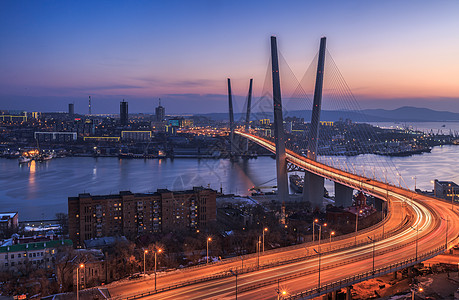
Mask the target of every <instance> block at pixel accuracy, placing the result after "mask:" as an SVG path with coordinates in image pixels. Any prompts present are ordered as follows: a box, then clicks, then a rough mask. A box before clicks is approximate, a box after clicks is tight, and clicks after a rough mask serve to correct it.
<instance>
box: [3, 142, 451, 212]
mask: <svg viewBox="0 0 459 300" xmlns="http://www.w3.org/2000/svg"><path fill="white" fill-rule="evenodd" d="M321 160H322V161H325V162H328V163H329V164H334V165H335V166H337V165H338V166H341V167H344V166H345V167H346V168H348V170H353V169H356V172H357V173H360V174H362V173H363V172H364V169H365V172H366V176H368V177H373V174H372V173H375V176H376V177H377V178H379V179H380V180H384V177H385V176H386V177H388V180H389V181H391V182H393V183H397V181H398V180H399V179H398V177H397V175H394V174H396V173H399V174H401V175H402V178H403V179H402V180H401V181H402V182H401V184H402V185H403V186H406V187H409V188H411V189H412V188H414V181H415V179H414V177H416V184H417V188H421V189H423V190H432V187H433V185H432V183H431V181H432V180H434V179H439V180H452V181H456V182H457V183H459V171H458V162H459V146H454V145H451V146H439V147H434V148H433V149H432V152H431V153H424V154H420V155H413V156H409V157H385V156H376V155H359V156H356V157H322V158H321ZM363 166H365V167H363ZM372 166H374V167H372ZM382 170H383V171H382ZM381 171H382V172H383V173H381ZM391 175H392V177H390V176H391ZM275 176H276V175H275V160H274V159H272V158H270V157H259V158H257V159H250V160H239V161H238V162H231V161H229V160H227V159H216V160H214V159H175V160H170V159H162V160H156V159H150V160H136V159H131V160H126V159H124V160H119V159H118V158H114V157H106V158H92V157H68V158H59V159H53V160H50V161H46V162H42V163H39V162H31V163H28V164H23V165H19V164H18V162H17V160H9V159H3V158H2V159H0V212H7V211H18V212H19V217H20V220H41V219H51V218H54V216H55V214H56V213H58V212H67V199H68V197H71V196H78V194H80V193H85V192H86V193H91V194H93V195H103V194H115V193H118V192H119V191H125V190H130V191H132V192H139V193H141V192H154V191H156V189H159V188H168V189H170V190H184V189H189V188H192V187H193V186H205V187H207V186H209V187H210V188H213V189H216V190H219V189H220V187H222V188H223V192H224V193H234V194H240V195H247V194H249V193H250V192H249V191H248V189H250V188H251V187H252V186H260V185H263V186H273V185H276V182H275V180H274V179H275ZM326 187H327V189H328V190H329V191H330V192H331V193H333V184H332V183H331V182H328V181H327V182H326Z"/></svg>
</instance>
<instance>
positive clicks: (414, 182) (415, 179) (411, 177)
mask: <svg viewBox="0 0 459 300" xmlns="http://www.w3.org/2000/svg"><path fill="white" fill-rule="evenodd" d="M411 178H413V179H414V191H415V192H416V179H417V177H416V176H414V177H411Z"/></svg>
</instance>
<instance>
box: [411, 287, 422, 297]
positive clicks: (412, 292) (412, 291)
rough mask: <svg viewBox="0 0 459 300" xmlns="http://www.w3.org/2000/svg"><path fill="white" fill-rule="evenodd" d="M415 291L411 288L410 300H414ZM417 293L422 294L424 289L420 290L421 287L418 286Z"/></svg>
mask: <svg viewBox="0 0 459 300" xmlns="http://www.w3.org/2000/svg"><path fill="white" fill-rule="evenodd" d="M415 291H416V289H415V288H411V299H412V300H414V298H415V294H416V293H415ZM418 291H419V292H420V293H422V292H423V291H424V289H423V288H422V286H420V287H419V288H418Z"/></svg>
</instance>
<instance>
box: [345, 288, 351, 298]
mask: <svg viewBox="0 0 459 300" xmlns="http://www.w3.org/2000/svg"><path fill="white" fill-rule="evenodd" d="M351 299H352V293H351V287H350V286H348V287H346V300H351Z"/></svg>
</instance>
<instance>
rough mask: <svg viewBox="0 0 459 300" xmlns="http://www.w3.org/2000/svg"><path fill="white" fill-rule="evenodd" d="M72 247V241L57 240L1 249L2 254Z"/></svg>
mask: <svg viewBox="0 0 459 300" xmlns="http://www.w3.org/2000/svg"><path fill="white" fill-rule="evenodd" d="M72 245H73V243H72V241H71V240H56V241H46V242H38V243H28V244H17V245H11V246H2V247H0V253H6V252H25V251H34V250H42V249H49V248H56V247H59V246H72Z"/></svg>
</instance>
